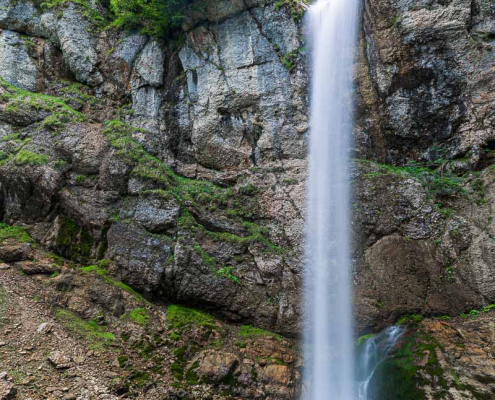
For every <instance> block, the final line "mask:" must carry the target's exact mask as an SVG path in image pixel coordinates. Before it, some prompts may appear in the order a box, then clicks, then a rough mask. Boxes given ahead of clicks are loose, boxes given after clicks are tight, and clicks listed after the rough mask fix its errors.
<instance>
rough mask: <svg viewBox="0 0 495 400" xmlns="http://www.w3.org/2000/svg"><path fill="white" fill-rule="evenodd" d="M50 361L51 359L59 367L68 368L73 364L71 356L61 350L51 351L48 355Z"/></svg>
mask: <svg viewBox="0 0 495 400" xmlns="http://www.w3.org/2000/svg"><path fill="white" fill-rule="evenodd" d="M48 361H50V362H51V363H52V364H53V366H54V367H55V368H57V369H67V368H70V367H71V366H72V360H71V358H70V357H69V356H68V355H67V354H65V353H63V352H61V351H54V352H52V353H50V355H49V356H48Z"/></svg>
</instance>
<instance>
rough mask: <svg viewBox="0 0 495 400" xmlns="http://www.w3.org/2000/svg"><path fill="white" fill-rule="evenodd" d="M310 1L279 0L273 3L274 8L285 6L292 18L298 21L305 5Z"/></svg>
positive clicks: (302, 14)
mask: <svg viewBox="0 0 495 400" xmlns="http://www.w3.org/2000/svg"><path fill="white" fill-rule="evenodd" d="M310 3H311V0H279V1H277V2H276V3H275V9H276V10H279V9H281V8H287V9H288V10H289V11H290V13H291V15H292V18H294V19H295V20H296V21H299V20H300V19H301V18H302V17H303V16H304V12H305V10H306V7H305V6H307V5H309V4H310Z"/></svg>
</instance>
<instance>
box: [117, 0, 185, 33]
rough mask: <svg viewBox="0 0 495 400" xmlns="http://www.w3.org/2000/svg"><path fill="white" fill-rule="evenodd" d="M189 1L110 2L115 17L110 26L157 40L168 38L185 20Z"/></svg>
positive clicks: (137, 0)
mask: <svg viewBox="0 0 495 400" xmlns="http://www.w3.org/2000/svg"><path fill="white" fill-rule="evenodd" d="M191 3H192V2H191V1H190V0H110V10H111V11H112V13H113V14H114V16H115V20H114V21H113V22H112V24H111V26H114V27H118V28H126V29H139V30H140V31H141V32H142V33H144V34H146V35H150V36H153V37H158V38H167V37H169V36H170V30H171V29H172V28H175V27H178V26H180V25H181V24H182V22H183V21H184V19H185V11H186V10H187V8H188V7H189V6H190V4H191Z"/></svg>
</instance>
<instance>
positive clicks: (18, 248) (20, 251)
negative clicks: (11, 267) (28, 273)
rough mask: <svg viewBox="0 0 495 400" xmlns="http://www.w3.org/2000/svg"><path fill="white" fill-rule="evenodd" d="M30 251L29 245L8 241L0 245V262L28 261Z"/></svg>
mask: <svg viewBox="0 0 495 400" xmlns="http://www.w3.org/2000/svg"><path fill="white" fill-rule="evenodd" d="M31 251H32V248H31V245H30V244H29V243H19V242H16V241H14V240H10V239H9V240H6V241H4V242H3V243H0V260H2V261H5V262H8V263H11V262H17V261H25V260H27V259H29V257H30V255H31Z"/></svg>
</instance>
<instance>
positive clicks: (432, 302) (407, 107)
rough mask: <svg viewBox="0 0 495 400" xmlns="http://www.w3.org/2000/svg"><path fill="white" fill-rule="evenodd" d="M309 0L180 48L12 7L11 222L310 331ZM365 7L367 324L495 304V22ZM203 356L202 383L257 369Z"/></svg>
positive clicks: (164, 292) (119, 269)
mask: <svg viewBox="0 0 495 400" xmlns="http://www.w3.org/2000/svg"><path fill="white" fill-rule="evenodd" d="M295 3H297V2H284V1H282V2H275V1H271V0H239V1H237V0H236V1H220V2H219V1H213V0H212V1H210V0H208V1H205V2H202V7H201V8H200V10H198V9H194V8H193V10H192V11H191V13H190V14H189V15H188V17H187V19H186V20H185V21H184V24H183V27H182V35H183V37H182V38H183V39H184V40H177V41H175V40H170V41H169V42H164V41H162V40H158V39H153V38H149V37H146V36H144V35H142V34H139V33H137V32H132V33H131V32H123V31H117V30H114V29H101V27H102V22H101V18H97V17H101V16H103V17H105V16H106V15H108V14H107V12H108V10H106V9H105V7H102V6H101V5H100V4H95V6H94V7H90V8H87V7H84V4H83V3H80V4H79V3H78V4H75V3H74V4H73V3H71V2H60V3H57V5H55V6H54V7H50V6H49V5H46V4H45V6H43V7H41V6H39V5H38V3H37V2H34V3H33V2H30V1H15V2H14V1H9V0H0V28H1V29H2V32H1V36H0V76H1V77H2V80H1V82H0V220H2V221H4V222H6V223H8V224H10V225H23V226H25V227H26V228H27V229H28V230H29V232H30V233H31V235H32V236H33V237H34V239H35V240H36V242H37V243H39V244H40V245H42V246H43V247H44V248H46V249H47V250H51V251H54V252H55V253H57V254H59V255H61V256H63V257H66V258H70V259H72V260H73V261H75V262H79V263H82V264H87V265H89V264H94V263H96V262H99V260H101V259H110V260H111V263H110V264H109V265H108V271H109V273H110V274H111V276H113V277H115V278H118V279H120V280H122V281H124V282H125V283H126V284H129V285H131V286H132V287H133V288H134V289H136V290H138V291H139V292H140V293H142V294H144V295H145V296H146V297H147V298H148V299H150V300H156V301H160V302H161V301H172V302H180V303H183V304H188V305H191V306H197V307H199V308H202V309H204V310H208V311H211V312H212V313H214V314H215V315H217V316H219V317H221V318H223V319H225V320H228V321H231V322H232V321H234V322H239V323H250V324H255V325H257V326H260V327H263V328H266V329H270V330H274V331H277V332H278V333H281V334H284V335H287V336H296V335H297V334H298V333H299V332H300V330H301V307H300V286H301V272H302V265H303V246H304V203H305V201H304V199H305V178H306V150H307V149H306V141H307V134H308V108H307V94H308V93H307V86H308V85H307V84H308V73H307V67H306V65H305V52H306V50H305V44H304V39H303V33H304V32H303V27H302V24H301V20H300V16H301V11H302V8H297V4H295ZM362 13H363V19H362V24H361V35H360V43H359V47H358V51H357V58H356V74H355V77H356V99H357V104H356V109H355V115H356V129H355V149H354V152H353V154H354V155H355V158H356V160H355V162H354V168H353V177H352V178H353V183H354V193H355V196H354V200H353V230H354V238H355V241H354V257H353V258H354V260H355V263H354V278H353V283H354V286H355V294H356V298H355V303H356V307H355V310H356V316H357V325H358V330H359V331H360V332H361V333H369V332H375V331H377V330H379V329H381V328H382V327H384V326H386V325H389V324H393V323H395V322H396V321H397V320H398V319H399V318H401V317H402V316H404V315H410V314H418V315H419V314H425V315H426V314H427V315H451V316H456V315H459V314H461V313H463V312H466V311H469V310H471V309H481V308H483V307H487V306H489V305H490V304H492V303H495V292H494V291H493V276H494V275H495V274H494V268H495V267H494V265H495V260H493V244H492V237H493V235H494V234H495V233H494V232H492V231H493V226H492V225H493V224H492V217H491V215H492V208H493V204H494V201H495V200H494V196H493V193H492V192H493V190H492V187H493V182H494V177H493V171H492V168H491V165H492V164H493V161H494V159H495V157H494V153H493V149H494V148H495V145H494V143H495V142H494V140H495V136H494V131H493V125H494V121H493V116H494V115H495V113H494V111H495V110H494V105H495V99H494V97H493V96H494V94H493V93H494V91H493V90H492V89H493V87H494V85H495V82H494V80H493V72H494V71H493V61H494V54H495V53H494V52H493V45H494V42H493V39H494V32H495V22H494V21H495V19H494V15H493V6H492V5H491V4H490V2H489V1H486V0H474V1H471V0H469V1H468V0H450V1H429V2H418V1H408V0H405V1H401V2H395V1H390V0H366V1H365V2H364V4H363V10H362ZM322 173H325V172H324V171H322ZM14 253H15V252H14ZM14 253H12V254H14ZM15 254H17V253H15ZM23 257H24V256H23ZM0 258H1V257H0ZM7 261H8V260H7ZM11 262H21V263H22V262H23V263H24V269H25V270H26V271H32V273H33V274H35V275H37V274H40V273H48V272H49V268H48V266H46V265H45V266H42V267H40V265H39V264H36V263H35V265H33V264H32V263H33V260H27V259H26V257H24V260H22V261H21V260H20V259H19V260H11ZM43 271H45V272H43ZM53 271H56V270H53ZM69 286H70V285H69ZM260 357H267V356H265V355H263V356H260ZM193 358H194V361H193V362H192V363H193V364H194V363H196V362H197V365H196V366H195V368H197V369H198V372H197V374H198V376H201V377H204V379H210V378H211V376H212V374H213V375H214V376H215V377H213V378H211V379H213V380H215V379H220V380H222V378H218V376H223V375H225V374H227V376H230V375H229V374H230V373H231V372H232V371H234V375H236V376H239V377H242V378H239V379H241V381H245V382H251V381H249V379H250V378H249V376H250V375H249V374H252V370H251V372H249V368H251V367H249V366H246V365H251V364H249V363H248V364H246V365H245V364H244V360H243V358H242V357H241V356H240V355H239V354H238V352H236V351H233V350H232V351H231V350H225V352H224V351H222V352H217V351H215V350H214V349H208V350H207V351H205V352H204V353H201V354H195V355H194V357H193ZM193 358H191V359H190V360H188V363H189V362H190V361H191V360H192V359H193ZM184 365H185V364H184ZM184 365H182V366H181V368H184ZM187 366H188V368H189V367H191V368H192V365H191V366H190V365H189V364H187ZM226 371H227V372H226ZM291 371H292V372H291ZM255 372H256V376H258V377H259V378H260V379H264V378H262V377H265V376H268V377H270V379H272V378H273V379H275V380H277V381H278V382H279V383H280V384H281V385H284V384H285V382H292V381H293V379H295V378H294V377H295V375H294V372H293V370H290V371H289V369H286V368H283V366H281V365H278V364H276V363H272V364H269V365H268V364H267V365H261V364H260V365H259V368H258V366H257V367H256V368H255ZM208 377H210V378H208ZM267 379H268V378H267ZM246 385H247V386H249V385H251V383H246ZM266 390H268V389H266ZM277 390H278V389H277ZM274 393H275V392H274ZM277 393H278V392H277ZM260 396H261V395H260Z"/></svg>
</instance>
